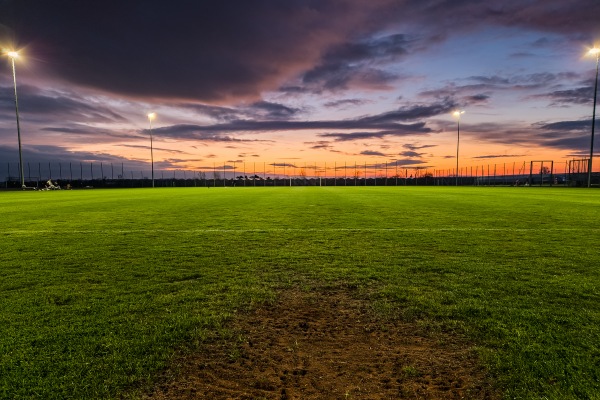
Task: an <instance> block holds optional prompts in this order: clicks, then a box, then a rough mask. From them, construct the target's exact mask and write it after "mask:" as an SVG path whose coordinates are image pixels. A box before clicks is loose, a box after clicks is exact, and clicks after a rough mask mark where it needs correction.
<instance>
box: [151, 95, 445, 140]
mask: <svg viewBox="0 0 600 400" xmlns="http://www.w3.org/2000/svg"><path fill="white" fill-rule="evenodd" d="M452 108H453V104H452V103H434V104H431V105H416V106H412V107H401V108H399V109H397V110H394V111H389V112H385V113H382V114H377V115H368V116H364V117H359V118H355V119H347V120H339V121H289V120H287V121H286V120H271V121H253V120H234V121H230V122H225V123H221V124H213V125H193V124H180V125H172V126H166V127H162V128H155V129H153V130H152V132H153V133H154V134H155V135H157V136H166V137H174V138H187V139H196V140H207V141H241V139H234V138H232V137H230V136H226V133H251V132H268V131H294V130H296V131H297V130H317V129H322V130H355V129H357V130H359V129H365V131H359V132H352V133H322V134H320V135H319V136H321V137H333V138H336V140H356V139H364V138H373V137H383V136H388V135H411V134H426V133H431V132H433V131H432V130H431V129H430V128H428V127H426V126H425V123H424V122H417V123H412V124H404V123H401V122H403V121H412V120H415V119H423V118H428V117H433V116H436V115H440V114H445V113H447V112H449V111H450V110H451V109H452ZM144 132H145V131H144Z"/></svg>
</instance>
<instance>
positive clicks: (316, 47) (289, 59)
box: [0, 0, 393, 102]
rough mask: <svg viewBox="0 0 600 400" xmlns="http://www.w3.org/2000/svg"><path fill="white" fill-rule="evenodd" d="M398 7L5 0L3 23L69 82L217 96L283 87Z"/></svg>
mask: <svg viewBox="0 0 600 400" xmlns="http://www.w3.org/2000/svg"><path fill="white" fill-rule="evenodd" d="M391 3H393V1H392V0H373V1H369V2H364V1H362V0H320V1H313V0H290V1H279V0H256V1H251V2H250V1H226V2H224V1H221V0H205V1H201V2H189V1H171V2H164V1H149V0H128V1H122V0H105V1H101V2H82V1H80V0H63V1H61V2H60V4H56V3H55V2H50V1H39V0H8V1H3V2H1V3H0V16H1V17H0V18H1V19H0V24H5V25H7V26H10V27H11V28H12V29H13V30H14V31H15V32H16V33H17V35H18V38H19V41H20V43H22V44H23V43H31V45H32V48H33V47H35V52H36V54H38V56H39V57H43V58H44V59H46V60H47V67H48V68H50V67H52V68H53V69H54V73H55V74H56V75H58V76H60V77H62V78H64V79H65V80H67V81H70V82H76V83H79V84H83V85H87V86H93V87H97V88H102V89H105V90H109V91H111V92H116V93H123V94H126V95H131V96H152V97H170V98H187V99H197V100H203V101H211V102H214V101H224V100H226V99H231V98H258V97H259V94H260V92H261V91H263V90H268V89H274V88H277V87H278V86H280V85H281V84H282V83H283V82H284V81H285V80H286V79H288V78H289V77H290V76H293V75H296V74H298V73H300V72H302V71H303V70H305V69H306V68H310V67H312V64H313V63H314V62H315V61H316V60H318V58H319V57H320V55H321V54H322V53H323V51H324V50H325V49H327V48H328V47H329V46H330V45H333V44H338V43H340V42H343V41H345V39H346V38H347V37H348V36H349V35H350V34H352V35H356V34H360V33H365V32H369V31H372V30H374V29H375V28H376V27H377V28H381V27H383V26H385V23H386V21H385V19H384V17H385V13H382V9H384V8H386V7H387V5H388V4H391ZM389 18H390V19H388V21H389V20H391V17H389ZM390 52H393V51H392V50H390Z"/></svg>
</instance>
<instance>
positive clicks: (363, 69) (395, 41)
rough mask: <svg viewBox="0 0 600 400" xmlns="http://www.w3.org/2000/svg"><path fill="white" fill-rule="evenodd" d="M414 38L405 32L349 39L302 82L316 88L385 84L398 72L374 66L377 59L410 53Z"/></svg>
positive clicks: (380, 86)
mask: <svg viewBox="0 0 600 400" xmlns="http://www.w3.org/2000/svg"><path fill="white" fill-rule="evenodd" d="M413 41H414V40H411V39H409V38H407V37H406V35H402V34H394V35H389V36H384V37H380V38H370V39H365V40H363V41H359V42H347V43H343V44H339V45H337V46H333V47H331V48H330V49H329V51H328V52H327V53H325V55H324V56H323V58H322V60H321V61H320V63H319V64H318V65H316V66H315V67H314V68H313V69H311V70H309V71H307V72H306V73H305V74H304V75H303V77H302V82H303V83H304V84H305V85H308V86H309V87H314V88H315V91H320V90H322V89H328V90H337V89H348V88H350V87H351V86H356V87H361V88H383V87H385V86H386V85H388V84H389V83H391V82H394V81H395V80H397V79H398V76H397V75H395V74H392V73H389V72H386V71H384V70H381V69H377V68H373V67H372V65H373V64H374V63H377V62H390V61H394V60H396V59H397V58H398V57H400V56H404V55H406V54H407V53H408V50H407V48H408V47H409V46H410V45H411V44H412V42H413Z"/></svg>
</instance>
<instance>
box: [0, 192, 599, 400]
mask: <svg viewBox="0 0 600 400" xmlns="http://www.w3.org/2000/svg"><path fill="white" fill-rule="evenodd" d="M0 210H2V230H1V233H0V240H1V242H0V243H1V244H2V248H1V250H2V251H1V252H0V398H5V399H17V398H46V399H51V398H115V397H119V396H135V395H136V389H139V388H143V387H144V385H147V384H150V383H151V382H152V379H153V376H155V374H156V373H157V371H160V370H161V369H162V368H164V367H165V366H167V365H168V362H169V357H170V356H171V355H172V354H173V352H174V351H179V352H181V351H183V352H185V351H186V350H193V348H194V346H196V345H197V344H198V343H199V342H201V341H202V340H204V339H206V338H208V337H211V336H215V335H217V336H218V335H227V334H228V332H227V330H226V329H225V328H224V323H225V322H226V321H227V319H228V318H229V317H230V316H231V315H233V314H234V313H235V312H238V311H240V310H244V309H247V308H248V307H252V306H253V305H254V304H257V303H261V302H264V301H269V300H270V299H273V298H274V296H276V292H277V288H281V287H283V286H288V285H307V286H311V285H317V284H318V285H323V284H324V285H338V284H351V285H358V286H360V287H364V286H369V287H371V288H372V289H374V290H375V295H374V296H373V307H374V309H375V310H377V311H378V312H380V313H382V314H390V315H393V316H395V317H399V318H403V319H406V320H411V321H414V322H415V323H416V324H418V325H419V326H421V327H423V328H425V329H429V330H433V331H435V330H446V331H447V330H455V331H456V332H457V333H459V334H463V335H466V336H467V337H469V338H470V339H471V340H472V341H473V342H474V343H476V344H477V346H478V348H479V350H480V354H481V356H482V359H483V361H484V362H485V363H486V365H487V366H488V367H489V368H490V370H491V371H492V373H493V374H494V376H495V377H496V380H497V382H498V385H499V388H500V389H501V390H502V391H503V393H504V395H505V397H506V398H519V399H533V398H548V399H598V398H600V272H599V268H598V265H600V254H599V252H598V246H597V242H598V238H599V236H600V235H599V233H600V232H599V231H600V229H599V226H598V217H599V215H600V192H598V191H597V190H585V189H584V190H566V189H549V188H403V187H399V188H273V189H267V188H247V189H245V188H236V189H210V190H208V189H192V188H189V189H156V190H151V189H145V190H121V191H117V190H115V191H111V190H102V191H100V190H97V191H95V190H94V191H68V192H67V191H63V192H43V193H39V192H36V193H20V192H5V193H0Z"/></svg>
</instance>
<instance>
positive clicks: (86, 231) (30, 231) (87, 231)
mask: <svg viewBox="0 0 600 400" xmlns="http://www.w3.org/2000/svg"><path fill="white" fill-rule="evenodd" d="M584 231H585V232H598V231H600V228H473V227H471V228H261V229H118V230H114V229H99V230H93V229H92V230H90V229H84V230H69V231H67V232H66V233H81V234H97V233H260V232H267V233H268V232H584ZM57 232H61V230H59V229H57V230H52V229H43V230H36V229H19V230H11V231H5V232H4V233H5V234H7V235H26V234H45V233H57Z"/></svg>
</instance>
